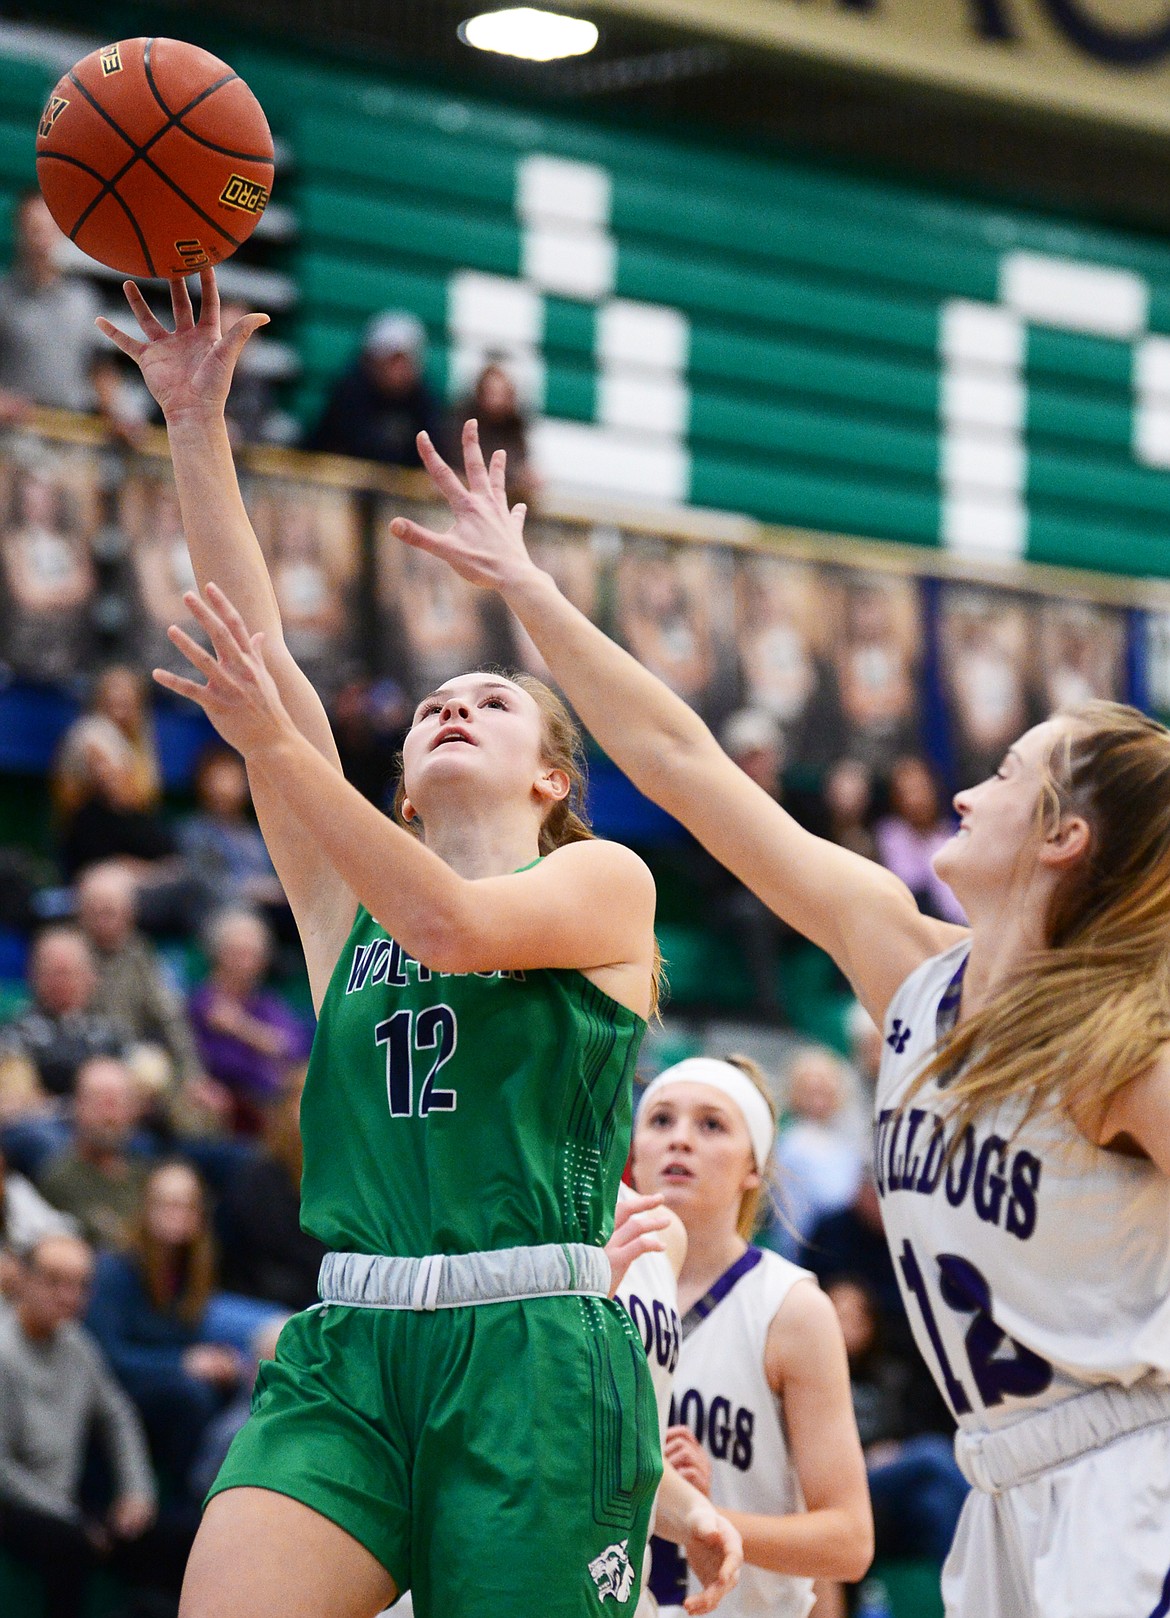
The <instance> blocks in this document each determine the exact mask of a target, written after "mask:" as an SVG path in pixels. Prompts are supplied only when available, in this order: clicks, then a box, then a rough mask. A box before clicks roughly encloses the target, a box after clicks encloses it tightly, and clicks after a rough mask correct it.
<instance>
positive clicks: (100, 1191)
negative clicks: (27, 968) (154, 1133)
mask: <svg viewBox="0 0 1170 1618" xmlns="http://www.w3.org/2000/svg"><path fill="white" fill-rule="evenodd" d="M140 1112H141V1104H140V1099H139V1093H138V1086H137V1084H136V1082H135V1080H134V1077H133V1075H132V1074H131V1072H130V1070H129V1068H128V1067H127V1066H126V1064H125V1062H120V1061H119V1060H118V1059H117V1058H116V1057H113V1056H95V1057H91V1059H90V1060H89V1061H88V1062H85V1063H84V1064H83V1065H82V1067H81V1068H80V1069H79V1070H78V1074H77V1083H76V1085H75V1087H74V1092H73V1140H72V1142H71V1144H70V1145H68V1146H67V1147H66V1148H65V1150H64V1151H63V1152H60V1153H59V1154H57V1155H56V1156H55V1157H52V1158H50V1159H49V1161H48V1163H47V1164H46V1165H45V1167H44V1168H43V1169H42V1170H41V1173H40V1178H39V1184H40V1189H41V1192H42V1194H43V1195H44V1196H45V1197H46V1198H47V1199H48V1200H49V1202H51V1203H52V1205H53V1207H54V1208H58V1209H60V1211H61V1212H62V1213H67V1214H71V1215H72V1216H73V1218H74V1219H76V1220H77V1222H78V1224H79V1225H80V1226H81V1229H82V1231H83V1233H84V1235H85V1236H86V1238H87V1240H89V1241H91V1242H92V1243H93V1244H94V1246H95V1247H118V1246H120V1245H121V1244H122V1242H123V1241H124V1240H125V1237H126V1235H127V1233H128V1231H129V1227H130V1223H131V1221H132V1220H133V1218H134V1216H135V1214H136V1213H137V1212H138V1206H139V1203H140V1201H141V1198H142V1187H143V1184H144V1182H145V1180H146V1174H147V1168H148V1165H147V1163H146V1162H145V1161H144V1160H143V1159H142V1158H138V1157H135V1156H134V1155H133V1153H132V1150H131V1141H132V1139H133V1136H134V1130H135V1126H136V1125H137V1123H138V1119H139V1114H140Z"/></svg>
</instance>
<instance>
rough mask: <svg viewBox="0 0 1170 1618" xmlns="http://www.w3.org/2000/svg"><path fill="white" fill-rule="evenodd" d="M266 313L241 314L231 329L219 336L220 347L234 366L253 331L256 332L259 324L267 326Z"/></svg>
mask: <svg viewBox="0 0 1170 1618" xmlns="http://www.w3.org/2000/svg"><path fill="white" fill-rule="evenodd" d="M268 323H269V319H268V316H267V315H241V316H240V318H239V320H237V321H236V323H235V325H234V326H233V327H232V329H231V331H228V332H225V333H224V334H223V336H222V337H221V338H220V340H219V343H220V348H221V349H222V351H223V353H224V354H225V355H226V357H227V358H228V360H229V361H230V362H231V364H232V365H233V366H234V365H235V363H236V361H237V360H238V359H239V357H240V354H241V353H242V351H243V347H244V344H245V343H246V342H247V341H248V339H249V337H251V336H252V335H253V333H255V332H258V331H259V330H260V328H261V326H267V325H268Z"/></svg>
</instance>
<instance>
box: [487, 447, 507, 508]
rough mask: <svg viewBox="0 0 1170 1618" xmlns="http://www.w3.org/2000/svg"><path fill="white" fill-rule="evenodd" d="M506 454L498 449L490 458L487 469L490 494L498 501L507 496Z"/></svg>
mask: <svg viewBox="0 0 1170 1618" xmlns="http://www.w3.org/2000/svg"><path fill="white" fill-rule="evenodd" d="M507 472H508V452H507V450H506V449H498V450H497V451H496V453H495V454H494V455H493V456H492V464H491V465H490V466H489V467H488V482H489V483H490V484H491V486H492V493H493V494H494V495H496V496H497V497H498V498H499V499H500V500H503V499H505V498H506V496H507Z"/></svg>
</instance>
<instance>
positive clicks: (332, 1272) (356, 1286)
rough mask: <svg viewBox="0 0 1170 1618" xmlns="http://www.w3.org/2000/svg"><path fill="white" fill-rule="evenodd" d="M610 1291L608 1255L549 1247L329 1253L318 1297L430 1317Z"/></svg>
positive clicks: (569, 1245) (580, 1245) (577, 1246)
mask: <svg viewBox="0 0 1170 1618" xmlns="http://www.w3.org/2000/svg"><path fill="white" fill-rule="evenodd" d="M610 1284H611V1272H610V1267H609V1259H608V1258H607V1257H606V1255H605V1250H604V1248H601V1247H588V1246H586V1245H585V1243H584V1242H549V1243H547V1244H545V1245H543V1246H540V1247H502V1248H499V1249H498V1250H497V1251H495V1252H489V1253H429V1254H427V1255H426V1256H425V1257H424V1258H390V1257H386V1256H381V1255H377V1254H371V1253H326V1255H325V1257H324V1258H323V1259H322V1260H321V1273H320V1276H319V1278H318V1282H317V1291H318V1294H319V1296H320V1298H321V1302H322V1303H334V1304H346V1305H348V1306H350V1307H351V1308H359V1309H415V1310H423V1311H430V1310H432V1309H461V1308H464V1307H465V1306H467V1305H469V1304H481V1303H510V1302H515V1301H517V1300H519V1299H522V1298H548V1297H593V1298H604V1297H608V1295H609V1288H610Z"/></svg>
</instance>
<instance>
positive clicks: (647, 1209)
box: [605, 1191, 670, 1298]
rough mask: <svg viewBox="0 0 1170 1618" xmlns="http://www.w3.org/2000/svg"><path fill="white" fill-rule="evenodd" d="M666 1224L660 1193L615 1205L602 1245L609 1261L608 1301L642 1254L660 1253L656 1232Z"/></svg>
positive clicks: (667, 1216)
mask: <svg viewBox="0 0 1170 1618" xmlns="http://www.w3.org/2000/svg"><path fill="white" fill-rule="evenodd" d="M669 1224H670V1212H669V1210H668V1209H667V1208H665V1207H664V1206H663V1201H662V1193H661V1192H660V1191H655V1192H654V1193H653V1195H651V1196H635V1197H628V1198H626V1200H625V1201H623V1202H619V1203H618V1205H617V1212H616V1213H615V1214H614V1217H613V1235H612V1236H611V1237H610V1238H609V1240H608V1241H607V1242H606V1244H605V1256H606V1258H607V1259H608V1260H609V1268H610V1274H611V1277H612V1279H611V1281H610V1287H609V1295H610V1297H611V1298H612V1297H613V1295H614V1293H615V1292H616V1291H617V1289H618V1287H620V1286H621V1284H622V1282H623V1281H624V1280H625V1278H626V1271H627V1270H628V1269H629V1267H630V1265H631V1264H632V1263H633V1262H634V1260H635V1259H639V1258H641V1257H642V1255H643V1253H664V1252H665V1251H666V1244H665V1242H664V1241H663V1240H662V1237H661V1235H660V1234H659V1232H660V1231H663V1230H665V1229H666V1228H667V1226H668V1225H669Z"/></svg>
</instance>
